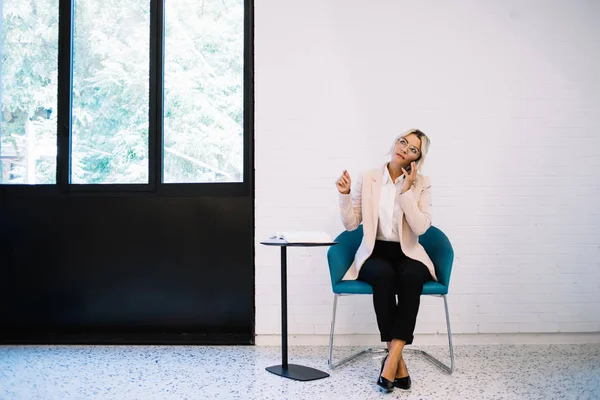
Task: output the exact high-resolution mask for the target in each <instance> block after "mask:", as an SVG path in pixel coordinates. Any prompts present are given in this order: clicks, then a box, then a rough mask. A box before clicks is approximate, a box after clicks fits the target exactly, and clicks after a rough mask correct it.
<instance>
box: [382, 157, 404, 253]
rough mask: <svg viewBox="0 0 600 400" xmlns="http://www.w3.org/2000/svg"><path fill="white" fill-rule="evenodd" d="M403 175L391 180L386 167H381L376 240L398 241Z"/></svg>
mask: <svg viewBox="0 0 600 400" xmlns="http://www.w3.org/2000/svg"><path fill="white" fill-rule="evenodd" d="M403 184H404V175H400V176H399V177H398V178H396V181H395V182H392V177H391V176H390V172H389V171H388V169H387V167H385V168H384V169H383V181H382V185H381V197H380V198H379V220H378V221H377V236H376V237H377V240H385V241H388V242H400V232H398V215H399V214H400V201H399V200H400V199H399V198H398V195H400V194H401V191H402V185H403Z"/></svg>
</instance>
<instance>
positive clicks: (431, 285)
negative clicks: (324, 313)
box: [333, 281, 448, 295]
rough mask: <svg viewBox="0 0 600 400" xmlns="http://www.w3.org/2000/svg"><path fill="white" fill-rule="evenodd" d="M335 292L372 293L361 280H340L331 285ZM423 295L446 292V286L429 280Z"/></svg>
mask: <svg viewBox="0 0 600 400" xmlns="http://www.w3.org/2000/svg"><path fill="white" fill-rule="evenodd" d="M333 293H337V294H373V288H372V287H371V285H369V284H368V283H366V282H363V281H341V282H339V283H337V284H335V285H334V286H333ZM422 294H424V295H428V294H429V295H431V294H448V288H447V287H446V286H444V285H442V284H441V283H439V282H435V281H429V282H426V283H425V285H423V292H422Z"/></svg>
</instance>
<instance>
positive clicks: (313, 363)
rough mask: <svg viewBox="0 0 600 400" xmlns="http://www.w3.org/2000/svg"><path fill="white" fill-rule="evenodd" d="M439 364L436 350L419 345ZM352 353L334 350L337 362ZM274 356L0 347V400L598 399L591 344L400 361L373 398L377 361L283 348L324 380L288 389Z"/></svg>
mask: <svg viewBox="0 0 600 400" xmlns="http://www.w3.org/2000/svg"><path fill="white" fill-rule="evenodd" d="M419 348H421V349H424V350H426V351H429V352H430V353H432V354H433V355H436V356H438V355H440V356H443V355H444V354H445V353H444V348H443V347H441V346H420V347H419ZM351 350H352V349H351V348H348V347H345V348H340V349H339V351H340V353H339V355H342V356H343V355H344V354H345V353H349V352H350V351H351ZM280 351H281V350H280V348H278V347H262V346H227V347H225V346H210V347H205V346H0V399H2V400H17V399H19V400H20V399H23V400H36V399H127V400H130V399H144V400H150V399H161V400H163V399H165V400H167V399H261V400H262V399H278V400H279V399H310V400H313V399H344V400H348V399H385V398H401V399H465V400H466V399H600V344H589V345H510V346H506V345H502V346H500V345H497V346H489V345H485V346H483V345H478V346H456V347H455V357H456V370H455V372H454V374H452V375H447V374H445V373H444V372H442V371H440V370H439V369H437V368H436V367H435V366H433V365H432V364H430V363H429V362H427V361H426V360H425V359H423V358H422V357H420V356H419V355H418V354H416V353H407V354H406V356H405V359H406V362H407V365H408V368H409V371H410V374H411V377H412V379H413V387H412V388H411V389H410V390H409V391H402V390H400V389H396V390H395V391H394V392H393V393H391V394H387V395H385V394H380V393H379V392H378V391H377V387H376V386H375V380H376V378H377V376H378V373H379V366H380V362H381V355H376V354H371V355H369V354H367V355H365V356H363V357H361V358H359V359H357V360H355V361H353V362H351V363H349V364H346V365H345V366H342V367H340V368H339V369H336V370H334V371H329V370H328V368H327V362H326V359H327V348H326V347H290V350H289V360H290V363H294V364H301V365H306V366H310V367H313V368H318V369H321V370H323V371H327V372H330V373H331V376H330V377H329V378H325V379H321V380H317V381H309V382H298V381H292V380H289V379H285V378H281V377H278V376H276V375H273V374H270V373H269V372H267V371H265V367H267V366H271V365H275V364H279V363H280V362H281V352H280Z"/></svg>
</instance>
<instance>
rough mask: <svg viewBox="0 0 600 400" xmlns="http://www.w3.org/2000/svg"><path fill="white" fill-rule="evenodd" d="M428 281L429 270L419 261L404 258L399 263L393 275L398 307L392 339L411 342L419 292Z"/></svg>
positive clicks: (418, 302) (419, 296) (419, 302)
mask: <svg viewBox="0 0 600 400" xmlns="http://www.w3.org/2000/svg"><path fill="white" fill-rule="evenodd" d="M429 280H431V275H430V273H429V270H428V269H427V267H426V266H425V265H424V264H423V263H421V262H420V261H417V260H413V259H411V258H405V259H403V260H401V261H400V262H399V264H398V266H397V268H396V274H395V284H396V293H397V294H398V305H397V307H396V312H395V314H394V322H393V324H392V331H391V335H392V337H393V338H394V339H401V340H403V341H404V342H406V344H411V343H412V342H413V332H414V330H415V325H416V322H417V314H418V312H419V305H420V304H421V292H422V291H423V285H424V284H425V282H427V281H429Z"/></svg>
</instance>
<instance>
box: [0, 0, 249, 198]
mask: <svg viewBox="0 0 600 400" xmlns="http://www.w3.org/2000/svg"><path fill="white" fill-rule="evenodd" d="M74 5H75V0H59V27H58V29H59V32H58V41H59V43H58V93H57V94H58V97H57V163H56V184H39V185H27V184H16V185H15V184H2V183H0V193H1V194H2V195H3V196H10V195H15V196H35V195H42V196H52V195H69V196H98V195H100V196H122V195H127V196H148V195H150V196H153V195H158V196H182V195H184V196H186V195H192V196H249V195H253V188H254V183H253V181H254V148H253V146H254V0H244V30H243V31H244V39H243V40H244V53H243V57H244V73H243V86H244V87H243V96H244V99H243V107H244V109H243V179H242V182H223V183H222V182H202V183H163V160H164V147H163V139H164V114H163V111H164V53H165V40H164V39H165V36H164V32H165V0H150V47H149V61H150V62H149V79H150V82H149V84H150V85H149V105H148V128H149V129H148V183H142V184H74V183H70V182H69V179H70V176H71V173H70V167H71V143H72V140H71V134H72V93H73V51H72V50H73V41H74V35H73V33H74V32H73V26H74V20H73V18H74ZM0 82H1V81H0Z"/></svg>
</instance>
